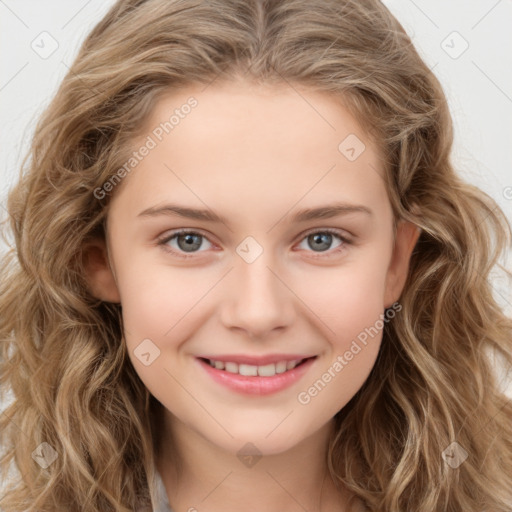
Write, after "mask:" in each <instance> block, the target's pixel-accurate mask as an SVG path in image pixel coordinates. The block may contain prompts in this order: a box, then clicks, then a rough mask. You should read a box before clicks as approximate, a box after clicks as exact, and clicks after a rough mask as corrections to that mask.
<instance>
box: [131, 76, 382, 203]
mask: <svg viewBox="0 0 512 512" xmlns="http://www.w3.org/2000/svg"><path fill="white" fill-rule="evenodd" d="M190 105H194V106H192V107H191V106H190ZM148 138H150V139H151V140H152V141H153V143H154V144H153V146H154V147H152V149H151V150H150V151H149V152H148V154H147V156H145V157H144V159H142V160H141V161H140V163H138V164H137V166H136V168H135V171H134V172H132V173H130V175H129V176H128V177H127V178H126V179H125V181H128V182H129V183H128V184H126V183H123V188H124V186H125V185H128V188H129V189H131V195H132V197H131V200H133V201H136V202H137V203H140V204H138V206H140V207H141V208H142V206H146V207H148V206H152V204H151V205H150V204H146V203H147V198H148V197H149V196H150V197H151V199H152V200H153V202H154V203H155V202H157V201H164V200H165V199H166V198H167V197H168V196H169V195H170V194H171V193H172V191H175V190H177V188H180V189H181V190H182V191H184V192H185V194H186V195H187V198H188V199H191V200H192V201H193V202H194V203H195V205H196V206H203V207H204V204H203V205H201V204H200V201H198V199H201V198H204V199H205V201H206V199H208V200H209V202H210V203H216V206H219V205H221V204H233V203H237V204H238V206H240V207H241V206H242V205H244V206H249V205H251V206H253V207H254V208H259V209H261V205H262V200H265V201H268V202H270V201H272V200H273V199H275V201H276V202H279V201H281V202H283V201H284V202H285V203H286V205H288V206H291V205H292V203H293V202H296V201H298V200H299V199H300V198H301V196H302V197H304V200H305V201H306V203H307V201H308V200H312V201H314V199H315V196H318V195H320V196H321V197H322V199H325V200H330V199H332V200H347V201H348V200H351V199H352V200H353V201H356V200H357V201H359V202H364V201H365V200H366V201H367V202H368V201H372V200H373V201H375V199H376V198H377V197H378V196H380V197H382V193H383V190H384V186H383V175H382V170H381V167H382V165H381V162H380V161H379V154H378V152H377V151H376V149H375V147H374V145H373V143H372V141H371V140H370V139H369V137H368V136H367V135H366V134H365V133H364V131H363V130H362V128H361V126H360V124H359V123H358V121H357V120H356V119H355V118H354V117H353V116H352V115H351V114H350V113H349V112H348V111H347V109H346V108H345V107H344V105H343V102H342V100H341V99H340V98H336V97H335V96H333V95H331V94H326V93H323V92H318V91H313V90H312V89H309V88H305V87H301V86H298V85H293V86H292V85H288V84H279V85H272V86H271V85H259V84H254V83H249V82H241V81H239V82H220V83H217V82H213V83H212V84H210V85H207V86H205V85H191V86H189V87H186V88H183V89H180V90H177V91H171V92H169V93H167V94H165V95H163V96H162V97H161V98H160V99H159V101H158V102H157V103H156V104H155V106H154V108H153V109H152V111H151V113H150V115H149V116H148V118H147V119H146V121H145V123H144V126H142V129H141V135H140V137H139V138H138V139H137V140H134V145H133V147H134V148H137V147H139V146H141V145H142V144H144V141H147V140H148ZM185 189H187V190H185ZM134 194H136V197H135V196H134ZM306 196H307V197H306ZM211 206H212V207H213V204H212V205H211ZM302 206H307V204H305V203H304V204H302Z"/></svg>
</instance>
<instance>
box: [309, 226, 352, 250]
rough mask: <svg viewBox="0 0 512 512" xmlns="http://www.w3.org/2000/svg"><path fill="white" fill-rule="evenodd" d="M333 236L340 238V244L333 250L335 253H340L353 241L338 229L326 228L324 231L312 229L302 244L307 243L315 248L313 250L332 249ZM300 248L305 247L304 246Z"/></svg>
mask: <svg viewBox="0 0 512 512" xmlns="http://www.w3.org/2000/svg"><path fill="white" fill-rule="evenodd" d="M333 237H334V238H337V239H338V240H340V242H339V243H338V245H336V246H335V247H334V250H333V251H331V252H333V253H338V252H339V251H341V250H343V249H344V248H345V246H346V245H349V244H350V243H351V242H350V240H349V239H348V238H347V237H345V236H343V235H341V234H340V232H339V231H338V230H336V229H324V230H322V231H310V232H309V233H307V234H306V236H305V237H304V238H303V239H302V242H301V244H304V243H306V244H307V245H308V247H310V248H312V249H313V252H317V253H323V252H328V251H329V249H332V247H331V245H332V243H333ZM299 247H300V246H299ZM300 248H302V249H304V247H300ZM306 249H307V248H306Z"/></svg>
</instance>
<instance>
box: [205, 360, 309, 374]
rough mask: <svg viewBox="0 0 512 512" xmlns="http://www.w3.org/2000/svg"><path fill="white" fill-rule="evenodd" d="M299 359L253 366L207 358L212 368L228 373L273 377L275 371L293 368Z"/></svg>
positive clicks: (281, 371)
mask: <svg viewBox="0 0 512 512" xmlns="http://www.w3.org/2000/svg"><path fill="white" fill-rule="evenodd" d="M301 361H302V359H296V360H295V361H279V362H277V363H275V364H274V363H270V364H266V365H264V366H255V365H252V364H238V363H234V362H231V361H228V362H226V363H224V362H223V361H213V360H212V359H209V360H208V362H209V363H210V366H212V367H213V368H217V369H218V370H225V371H227V372H230V373H238V374H239V375H245V376H248V377H256V376H260V377H273V376H274V375H276V373H284V372H286V371H289V370H293V368H295V367H296V366H297V365H298V364H299V363H300V362H301Z"/></svg>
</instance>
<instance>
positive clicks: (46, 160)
mask: <svg viewBox="0 0 512 512" xmlns="http://www.w3.org/2000/svg"><path fill="white" fill-rule="evenodd" d="M236 77H243V78H244V79H246V80H253V81H254V82H256V83H261V84H284V83H288V84H290V85H293V84H300V85H304V86H309V87H311V89H312V90H315V91H323V92H325V93H326V94H330V95H333V97H337V98H340V99H341V100H343V103H344V105H346V106H347V108H349V110H350V112H351V113H352V114H353V115H354V116H355V117H356V119H358V120H359V122H360V123H361V125H362V126H363V128H364V129H365V131H366V132H367V135H368V136H369V137H371V138H372V140H374V141H375V143H376V144H378V145H379V147H380V148H381V150H382V155H383V156H384V162H385V173H386V177H387V181H386V187H387V191H388V195H389V199H390V202H391V204H392V208H393V214H394V217H395V219H405V220H408V221H411V222H413V223H414V224H415V225H416V226H418V227H419V228H421V235H420V238H419V240H418V243H417V245H416V247H415V249H414V252H413V254H412V257H411V263H410V268H409V274H408V277H407V282H406V285H405V289H404V291H403V293H402V295H401V297H400V304H401V305H402V310H401V312H400V314H398V315H396V316H395V318H394V319H393V320H392V321H390V322H388V323H387V324H386V325H385V327H384V332H383V339H382V344H381V349H380V352H379V355H378V358H377V361H376V363H375V366H374V367H373V369H372V372H371V373H370V375H369V377H368V379H367V380H366V382H365V383H364V385H363V386H362V387H361V389H360V390H359V391H358V392H357V393H356V395H355V396H354V397H353V398H352V399H351V400H350V402H349V403H348V404H347V405H346V406H345V407H344V408H343V409H342V410H341V411H340V412H339V413H338V414H337V415H336V416H335V425H336V429H335V432H334V435H333V437H332V438H331V439H330V444H329V450H328V459H327V465H328V468H329V471H330V473H331V476H332V478H333V479H334V481H335V482H336V483H338V484H340V485H342V486H344V487H345V488H347V489H349V490H350V491H351V492H352V493H353V495H355V496H357V497H359V498H360V499H361V500H362V501H363V502H364V503H365V504H366V505H367V507H368V508H369V509H370V510H371V511H374V512H410V511H414V512H433V511H436V512H437V511H439V512H440V511H443V512H460V511H462V510H464V511H465V512H482V511H483V510H486V511H489V512H490V511H492V512H510V510H511V508H512V497H511V495H510V493H511V492H512V491H511V489H512V485H511V475H512V405H511V403H510V402H509V398H508V397H507V396H506V394H505V393H504V391H503V389H502V387H501V385H500V383H499V382H498V377H497V374H496V373H497V372H496V371H495V369H494V367H493V362H492V360H491V357H490V354H494V355H497V356H499V357H500V360H501V361H502V362H503V363H504V364H505V365H506V367H507V368H510V367H512V341H511V340H512V320H511V319H510V318H509V317H508V316H507V315H506V314H505V312H504V311H503V309H502V307H501V306H500V304H499V303H498V302H497V301H496V300H495V295H494V294H493V290H492V287H491V282H490V280H489V275H490V272H491V270H492V269H494V268H495V266H500V267H501V264H500V258H501V255H502V254H503V253H504V251H505V250H506V248H507V247H508V246H510V243H511V234H512V233H511V227H510V223H509V221H508V220H507V218H506V217H505V215H504V214H503V212H502V211H501V210H500V208H499V207H498V205H497V203H496V202H495V201H494V200H493V199H492V198H491V197H490V196H489V195H487V194H485V193H484V192H483V191H481V190H480V189H478V188H477V187H475V186H473V185H471V184H468V183H466V182H464V181H463V180H462V179H461V177H460V176H459V175H458V174H457V173H456V169H454V165H453V164H452V163H451V148H452V142H453V132H452V119H451V116H450V112H449V108H448V105H447V101H446V98H445V95H444V92H443V89H442V86H441V85H440V83H439V81H438V80H437V78H436V77H435V75H434V74H433V73H432V71H431V70H430V69H429V68H428V66H427V65H426V64H425V63H424V62H423V61H422V59H421V58H420V56H419V55H418V53H417V51H416V50H415V48H414V46H413V44H412V43H411V40H410V38H409V37H408V36H407V34H406V33H405V31H404V29H403V28H402V26H401V25H400V24H399V22H398V21H397V20H396V19H395V18H394V17H393V16H392V14H391V13H390V12H389V10H388V9H387V8H386V7H385V6H384V5H383V4H382V3H381V2H380V1H379V0H280V1H277V0H275V1H274V0H265V1H257V0H119V1H118V2H116V3H115V4H114V5H113V6H112V7H111V9H110V10H109V12H108V13H107V14H106V15H105V16H104V18H103V19H102V20H101V21H100V22H99V23H98V24H97V25H96V26H95V27H94V29H93V30H92V31H91V33H90V34H89V35H88V37H87V38H86V39H85V41H84V43H83V44H82V46H81V48H80V51H79V53H78V55H77V57H76V59H75V61H74V63H73V64H72V66H71V67H70V69H69V72H68V73H67V74H66V76H65V77H64V79H63V81H62V83H61V85H60V88H59V90H58V91H57V93H56V95H55V97H54V98H53V100H52V101H51V103H50V104H49V106H48V107H47V108H46V110H45V112H44V113H43V115H42V116H41V118H40V120H39V122H38V124H37V127H36V130H35V135H34V138H33V141H32V145H31V148H30V151H29V152H28V154H27V155H26V156H25V159H24V160H23V163H22V166H21V167H22V168H21V169H20V176H19V180H18V181H17V183H16V184H15V186H14V187H13V188H12V189H11V191H10V193H9V196H8V201H7V210H8V213H9V216H8V217H7V218H6V221H5V222H4V228H3V233H5V232H7V231H9V233H11V234H12V235H13V237H12V239H13V240H12V244H11V246H10V249H9V251H8V252H7V253H6V254H5V257H4V261H3V262H2V265H1V270H0V282H1V284H0V292H1V294H0V344H1V352H0V353H1V362H0V384H1V389H2V390H3V392H4V399H5V398H6V395H5V392H6V390H7V389H10V392H11V393H12V397H11V401H10V403H9V406H8V407H7V408H6V409H5V410H4V412H3V414H2V415H1V417H0V441H1V445H2V447H3V448H4V453H3V454H2V459H1V471H2V475H3V478H2V480H3V481H4V482H5V481H9V483H10V485H9V486H8V488H6V489H5V491H4V494H3V496H2V499H1V500H0V508H1V509H2V510H3V511H5V512H22V511H23V512H32V511H38V512H55V511H70V510H80V511H83V512H93V511H94V512H96V511H101V512H104V511H117V512H131V511H133V510H138V509H142V508H144V507H148V506H149V505H150V498H151V488H152V485H151V483H150V482H151V481H152V478H153V475H154V472H153V471H154V466H153V463H154V460H155V459H154V453H155V450H156V449H157V448H158V439H159V436H158V433H159V431H160V430H159V429H160V423H159V420H160V419H161V416H162V414H161V413H162V410H161V407H163V406H161V404H160V403H159V402H157V401H156V399H155V398H154V397H153V396H152V395H150V393H149V391H148V390H147V389H146V388H145V386H144V384H143V383H142V381H141V380H140V378H139V377H138V375H137V373H136V372H135V370H134V368H133V366H132V365H131V363H130V360H129V358H128V355H127V351H126V347H125V344H124V342H123V326H122V317H121V309H120V308H121V306H120V305H119V304H112V303H107V302H103V301H101V300H99V299H97V298H95V297H94V296H93V295H92V294H91V292H90V291H89V288H88V286H87V282H86V278H85V264H84V259H83V248H84V245H85V244H86V243H87V241H89V240H91V239H93V238H94V237H97V236H104V235H105V231H104V221H105V218H106V214H107V209H108V205H109V200H110V198H111V196H112V194H110V195H107V197H105V198H103V199H101V200H100V199H98V198H97V197H96V196H97V194H96V195H95V193H94V191H95V190H96V189H97V188H98V187H102V185H103V184H104V183H106V182H107V181H108V180H110V179H111V178H112V176H114V174H115V173H116V171H117V170H118V169H119V167H120V166H121V165H122V164H123V163H124V162H125V161H126V158H127V154H128V152H129V151H130V141H131V140H133V139H132V138H133V137H134V135H135V134H137V133H138V130H139V129H140V127H141V126H142V124H143V122H144V120H145V119H147V116H148V114H149V113H150V112H151V109H152V107H153V106H154V105H155V102H156V101H157V100H158V99H159V98H160V97H161V96H162V95H163V94H165V93H166V92H168V91H169V90H173V89H177V88H182V87H186V86H187V85H190V84H205V85H206V84H210V83H211V82H212V81H213V80H215V79H222V80H230V79H234V78H236ZM113 193H115V190H114V192H113ZM4 237H5V234H4ZM505 270H506V269H505ZM506 272H507V275H510V272H508V271H506ZM454 442H456V443H458V444H459V445H460V447H462V448H463V449H464V450H465V451H466V452H467V459H466V460H465V461H464V462H463V463H462V464H460V465H459V466H458V467H452V466H451V465H450V464H449V463H448V462H449V459H448V458H447V457H445V456H443V454H444V453H446V452H445V450H446V449H447V448H449V447H450V446H452V448H453V446H454V445H452V443H454ZM45 443H46V444H45ZM43 455H44V458H45V460H47V459H49V458H50V459H53V458H55V457H54V456H55V455H56V458H55V460H53V462H52V463H51V464H50V465H48V466H47V467H42V466H41V464H38V463H37V460H38V458H41V457H42V456H43ZM450 456H453V453H451V454H450V455H449V456H448V457H450ZM14 474H15V475H16V477H15V478H14V477H13V478H12V479H11V480H8V477H9V476H13V475H14Z"/></svg>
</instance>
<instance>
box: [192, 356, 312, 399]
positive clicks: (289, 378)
mask: <svg viewBox="0 0 512 512" xmlns="http://www.w3.org/2000/svg"><path fill="white" fill-rule="evenodd" d="M315 359H316V357H315V358H311V359H308V360H307V361H305V362H304V363H302V364H301V365H299V366H297V367H295V368H294V369H293V370H288V371H286V372H284V373H276V374H275V375H273V376H272V377H260V376H256V377H250V376H246V375H239V374H238V373H231V372H228V371H226V370H219V369H217V368H214V367H213V366H211V365H210V364H209V363H207V362H205V361H203V360H202V359H199V358H197V359H196V360H197V361H199V363H200V364H201V366H202V367H203V368H204V369H205V370H206V371H207V372H208V374H209V375H210V376H211V377H212V379H213V380H215V381H216V382H218V383H220V384H223V385H224V386H226V387H228V388H229V389H231V390H233V391H237V392H239V393H245V394H248V395H270V394H272V393H277V392H278V391H281V390H283V389H286V388H288V387H290V386H291V385H293V384H294V383H295V382H297V381H298V380H299V379H300V378H301V377H302V376H303V375H304V374H305V373H306V372H307V371H308V370H309V368H310V367H311V365H312V364H313V363H314V361H315Z"/></svg>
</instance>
